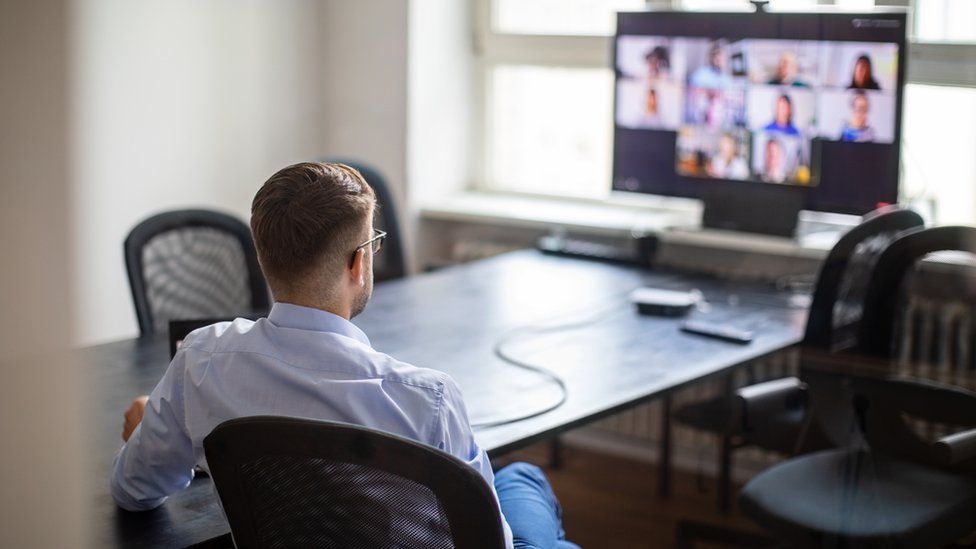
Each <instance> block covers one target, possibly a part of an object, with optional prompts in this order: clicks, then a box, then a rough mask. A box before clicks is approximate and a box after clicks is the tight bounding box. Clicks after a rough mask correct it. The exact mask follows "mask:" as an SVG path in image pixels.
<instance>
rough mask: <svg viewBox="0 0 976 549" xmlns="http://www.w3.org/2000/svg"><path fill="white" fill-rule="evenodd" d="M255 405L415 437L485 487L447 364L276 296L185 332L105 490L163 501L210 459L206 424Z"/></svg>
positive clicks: (130, 499) (483, 458) (484, 464)
mask: <svg viewBox="0 0 976 549" xmlns="http://www.w3.org/2000/svg"><path fill="white" fill-rule="evenodd" d="M256 415H278V416H291V417H301V418H313V419H324V420H332V421H342V422H346V423H353V424H357V425H363V426H366V427H371V428H373V429H379V430H382V431H386V432H389V433H393V434H397V435H400V436H403V437H407V438H410V439H413V440H417V441H420V442H423V443H426V444H429V445H431V446H434V447H436V448H439V449H441V450H444V451H445V452H448V453H450V454H452V455H454V456H456V457H458V458H460V459H461V460H463V461H465V462H467V463H468V464H469V465H470V466H471V467H473V468H474V469H476V470H477V471H478V472H479V473H480V474H481V475H482V476H483V477H484V478H485V481H487V482H488V485H489V486H491V487H492V489H493V490H494V474H493V473H492V470H491V464H490V463H489V461H488V456H487V455H486V454H485V451H484V450H482V449H481V448H480V447H479V446H478V444H477V443H476V442H475V440H474V436H473V434H472V432H471V427H470V424H469V423H468V414H467V410H466V409H465V406H464V401H463V400H462V398H461V391H460V389H459V388H458V386H457V383H455V381H454V380H453V379H451V377H450V376H448V375H447V374H445V373H443V372H438V371H435V370H429V369H426V368H417V367H415V366H411V365H409V364H405V363H403V362H399V361H397V360H396V359H394V358H392V357H390V356H387V355H385V354H383V353H380V352H377V351H375V350H373V348H372V347H371V346H370V343H369V339H368V338H367V337H366V334H364V333H363V332H362V330H360V329H359V328H357V327H356V326H355V325H353V324H352V323H351V322H349V321H348V320H346V319H344V318H342V317H340V316H337V315H334V314H331V313H328V312H325V311H321V310H318V309H311V308H308V307H301V306H298V305H292V304H288V303H275V304H274V306H273V307H272V309H271V313H270V314H269V315H268V318H266V319H260V320H258V321H257V322H252V321H250V320H244V319H240V318H239V319H237V320H235V321H233V322H222V323H220V324H215V325H213V326H208V327H206V328H201V329H200V330H197V331H195V332H193V333H192V334H190V335H189V336H187V338H186V339H185V340H184V341H183V344H182V347H181V348H180V351H179V352H178V353H177V354H176V356H175V357H173V361H172V363H170V365H169V368H168V369H167V370H166V373H165V374H164V375H163V378H162V380H160V382H159V384H158V385H156V388H155V389H153V391H152V394H151V395H149V403H148V405H147V406H146V410H145V414H144V416H143V418H142V423H141V424H140V425H139V426H138V427H137V428H136V429H135V431H134V432H133V433H132V436H131V437H129V441H128V442H127V443H125V444H124V445H123V446H122V448H121V450H119V453H118V455H117V456H116V457H115V461H114V463H113V466H112V480H111V485H112V496H113V497H114V498H115V501H116V502H117V503H118V504H119V506H120V507H122V508H124V509H128V510H131V511H138V510H147V509H152V508H154V507H157V506H159V505H161V504H162V503H163V501H165V499H166V496H168V495H170V494H172V493H174V492H177V491H179V490H182V489H183V488H186V487H187V486H188V485H189V484H190V480H191V479H192V478H193V467H194V466H195V465H198V464H199V466H200V467H201V468H202V469H204V470H208V467H207V460H206V456H205V455H204V452H203V439H204V437H206V436H207V435H208V434H210V432H211V431H212V430H213V429H214V427H216V426H217V425H219V424H220V423H222V422H224V421H226V420H229V419H233V418H238V417H244V416H256ZM496 501H497V495H496ZM503 522H504V519H503ZM503 526H504V530H505V538H506V545H507V546H508V547H512V534H511V530H510V529H509V527H508V524H507V523H505V524H503Z"/></svg>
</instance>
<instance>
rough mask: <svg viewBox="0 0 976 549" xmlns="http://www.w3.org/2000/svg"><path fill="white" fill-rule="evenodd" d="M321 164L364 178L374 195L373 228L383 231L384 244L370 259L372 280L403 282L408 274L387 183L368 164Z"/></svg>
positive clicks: (336, 161)
mask: <svg viewBox="0 0 976 549" xmlns="http://www.w3.org/2000/svg"><path fill="white" fill-rule="evenodd" d="M319 161H320V162H330V163H333V164H345V165H346V166H349V167H350V168H354V169H356V170H357V171H359V173H361V174H362V175H363V178H365V179H366V182H367V183H369V186H370V187H372V188H373V191H374V192H375V193H376V204H377V208H376V213H375V215H374V218H373V226H374V227H376V228H377V229H380V230H382V231H386V233H387V234H386V242H384V244H383V250H382V251H381V252H380V253H379V254H377V255H376V256H374V258H373V278H374V279H375V280H376V282H384V281H386V280H393V279H397V278H402V277H403V276H405V275H406V274H407V265H406V258H405V256H404V253H403V237H402V233H401V230H400V222H399V218H398V216H397V210H396V202H395V201H394V200H393V193H392V192H391V191H390V186H389V184H388V183H387V182H386V178H385V177H383V175H382V174H381V173H380V172H379V171H377V170H376V169H375V168H373V167H372V166H370V165H369V164H365V163H363V162H359V161H357V160H352V159H349V158H321V159H319Z"/></svg>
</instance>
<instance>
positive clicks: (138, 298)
mask: <svg viewBox="0 0 976 549" xmlns="http://www.w3.org/2000/svg"><path fill="white" fill-rule="evenodd" d="M124 250H125V265H126V270H127V271H128V274H129V285H130V287H131V289H132V299H133V302H134V303H135V308H136V317H137V319H138V321H139V331H140V333H141V335H143V336H147V335H151V334H158V333H165V332H166V330H167V329H168V326H169V321H170V320H191V319H199V318H212V317H228V316H233V315H238V314H251V313H255V312H258V313H261V312H265V311H267V310H268V309H269V308H270V306H271V303H270V297H269V295H268V288H267V285H266V283H265V281H264V276H263V275H262V274H261V268H260V267H259V266H258V260H257V254H256V252H255V251H254V243H253V241H252V240H251V231H250V229H249V228H248V226H247V225H245V224H244V223H243V222H242V221H240V220H239V219H237V218H235V217H232V216H230V215H227V214H223V213H220V212H214V211H209V210H177V211H170V212H164V213H161V214H158V215H154V216H152V217H150V218H148V219H146V220H145V221H143V222H141V223H139V224H138V225H136V227H135V228H134V229H132V231H131V232H130V233H129V236H128V237H126V239H125V245H124Z"/></svg>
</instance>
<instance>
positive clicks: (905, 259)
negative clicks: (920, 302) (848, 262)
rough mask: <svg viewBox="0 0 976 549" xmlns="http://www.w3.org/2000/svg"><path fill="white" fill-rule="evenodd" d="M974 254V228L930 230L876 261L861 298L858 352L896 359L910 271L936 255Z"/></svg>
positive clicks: (899, 242)
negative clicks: (900, 319) (949, 253)
mask: <svg viewBox="0 0 976 549" xmlns="http://www.w3.org/2000/svg"><path fill="white" fill-rule="evenodd" d="M946 251H959V252H966V253H968V254H976V228H974V227H933V228H930V229H925V230H923V231H918V232H913V233H910V234H905V235H903V236H902V237H900V238H899V239H898V240H896V241H895V242H893V243H892V244H891V245H890V246H888V247H887V248H886V249H885V250H884V253H883V254H881V257H879V258H878V261H877V264H876V267H875V269H874V270H873V272H872V275H871V280H870V283H869V286H868V290H867V293H866V296H865V298H864V306H865V312H864V319H863V321H862V322H861V326H860V335H859V337H858V346H857V351H858V352H859V353H861V354H865V355H868V356H873V357H878V358H884V359H890V358H893V357H894V356H895V352H896V349H897V345H896V335H897V333H896V327H897V324H898V322H897V319H898V311H899V310H900V308H901V307H902V306H903V304H904V299H903V293H904V292H902V289H903V285H904V283H905V281H906V278H907V276H908V274H909V272H911V270H912V268H913V267H914V266H916V265H917V264H918V263H919V261H921V260H922V259H924V258H925V256H927V255H929V254H932V253H935V252H946Z"/></svg>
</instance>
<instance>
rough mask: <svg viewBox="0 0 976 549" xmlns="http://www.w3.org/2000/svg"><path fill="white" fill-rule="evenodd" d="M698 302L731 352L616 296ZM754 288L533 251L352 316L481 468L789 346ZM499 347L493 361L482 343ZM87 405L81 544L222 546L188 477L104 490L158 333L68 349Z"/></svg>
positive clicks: (160, 367)
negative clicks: (144, 505)
mask: <svg viewBox="0 0 976 549" xmlns="http://www.w3.org/2000/svg"><path fill="white" fill-rule="evenodd" d="M642 286H651V287H655V288H663V289H675V290H690V289H697V290H699V291H701V292H702V294H703V296H704V302H703V304H701V305H700V306H699V307H697V308H696V309H695V310H693V311H692V312H691V313H690V316H691V317H693V318H697V319H703V320H709V321H715V322H722V323H727V324H730V325H733V326H735V327H738V328H744V329H748V330H752V331H753V332H754V334H755V337H754V339H753V341H752V342H751V343H749V344H745V345H743V344H736V343H731V342H726V341H722V340H719V339H714V338H707V337H703V336H699V335H694V334H689V333H685V332H682V331H681V330H680V324H681V321H682V320H683V319H681V318H677V317H662V316H647V315H640V314H638V313H637V311H636V308H635V307H634V306H633V305H632V304H631V303H630V302H629V299H628V294H629V292H631V291H632V290H634V289H636V288H639V287H642ZM794 297H795V296H792V295H790V294H789V293H787V292H783V291H780V290H777V289H775V288H773V287H772V286H771V285H768V284H758V283H741V282H729V281H724V280H720V279H717V278H708V277H702V276H690V275H687V274H681V273H676V272H662V271H655V270H651V269H647V268H640V267H637V266H627V265H615V264H608V263H601V262H594V261H585V260H579V259H573V258H565V257H556V256H549V255H544V254H542V253H540V252H537V251H534V250H525V251H517V252H511V253H507V254H503V255H501V256H496V257H494V258H490V259H485V260H481V261H476V262H472V263H468V264H463V265H458V266H454V267H449V268H445V269H442V270H439V271H436V272H432V273H427V274H422V275H418V276H414V277H409V278H405V279H401V280H396V281H390V282H385V283H382V284H378V285H377V286H376V288H375V290H374V293H373V298H372V300H371V301H370V303H369V305H368V307H367V308H366V310H365V311H364V312H363V313H362V314H361V315H359V316H358V317H356V318H355V319H354V322H355V323H356V324H357V325H358V326H360V327H361V328H362V329H363V330H364V331H365V332H366V334H367V335H368V336H369V338H370V341H371V343H372V345H373V347H374V348H375V349H377V350H379V351H381V352H384V353H387V354H389V355H391V356H394V357H396V358H398V359H400V360H402V361H405V362H409V363H412V364H415V365H417V366H424V367H428V368H434V369H437V370H442V371H444V372H447V373H448V374H450V375H451V376H452V377H454V379H455V380H457V382H458V383H459V385H460V386H461V389H462V391H463V393H464V398H465V402H466V404H467V407H468V413H469V416H470V418H471V422H472V423H473V424H475V425H479V424H493V423H499V422H502V423H504V422H505V421H507V420H511V419H516V418H519V417H522V416H533V415H534V417H530V418H529V419H524V420H522V421H515V422H511V423H504V424H502V425H497V426H493V427H476V428H475V437H476V439H477V441H478V442H479V443H480V444H481V446H482V447H484V448H485V449H486V450H487V451H488V453H489V454H490V455H491V456H493V457H497V456H500V455H502V454H505V453H507V452H511V451H513V450H516V449H518V448H522V447H524V446H526V445H529V444H531V443H533V442H536V441H540V440H543V439H546V438H549V437H553V436H554V435H556V434H558V433H560V432H563V431H566V430H568V429H572V428H574V427H577V426H581V425H584V424H586V423H588V422H592V421H594V420H597V419H599V418H602V417H605V416H607V415H610V414H613V413H615V412H618V411H621V410H624V409H626V408H628V407H630V406H634V405H637V404H640V403H642V402H646V401H648V400H649V399H652V398H658V397H662V396H665V395H668V394H669V393H671V392H673V391H675V390H677V389H680V388H682V387H684V386H686V385H688V384H691V383H695V382H698V381H701V380H704V379H707V378H710V377H713V376H719V375H723V374H728V373H729V372H730V371H731V370H732V369H734V368H736V367H738V366H741V365H743V364H746V363H748V362H750V361H752V360H755V359H758V358H761V357H763V356H766V355H769V354H772V353H775V352H777V351H780V350H782V349H784V348H786V347H788V346H791V345H793V344H796V343H798V342H799V341H800V339H801V336H802V331H803V327H804V323H805V319H806V310H805V309H804V308H802V307H798V306H796V305H795V303H796V300H795V299H793V298H794ZM499 346H501V349H498V348H497V347H499ZM497 351H501V352H502V353H503V354H504V355H506V356H508V357H511V358H514V359H515V360H517V361H518V362H522V363H525V364H529V365H532V366H537V367H542V368H545V369H547V370H549V371H551V372H553V373H555V374H556V375H558V376H559V377H560V378H561V379H562V380H563V381H564V383H565V386H566V393H565V402H564V403H563V404H562V405H560V406H558V407H557V408H555V409H553V410H551V411H548V412H546V413H542V414H538V415H536V412H538V411H540V410H544V409H546V408H548V407H551V406H552V405H553V404H555V403H557V402H559V400H560V398H561V397H562V395H563V393H562V392H561V391H560V388H559V386H558V385H557V384H556V383H554V382H553V380H552V379H550V378H547V377H545V376H543V375H541V374H539V373H538V372H534V371H530V370H528V369H524V368H520V367H516V366H515V365H513V364H511V363H509V362H506V361H505V360H502V359H501V358H500V356H499V355H498V354H497ZM79 358H80V360H81V362H82V364H81V365H80V367H81V368H83V369H84V375H83V379H84V383H85V384H86V387H85V390H86V391H87V393H86V394H87V395H92V398H90V399H88V400H89V402H90V407H89V409H88V410H87V412H86V421H85V424H86V425H87V426H88V428H89V431H90V432H89V433H87V435H88V440H89V443H90V444H91V446H92V447H91V449H90V451H89V454H90V455H91V456H92V459H91V461H90V463H88V464H86V467H87V468H88V469H87V470H88V474H89V475H90V477H91V478H90V482H89V484H90V485H91V486H92V488H91V490H92V494H91V500H90V505H89V512H90V515H89V516H90V518H89V525H90V528H91V539H90V540H89V542H90V543H89V545H91V546H93V547H188V546H199V547H226V546H228V545H229V537H228V535H227V534H228V532H229V528H228V526H227V523H226V521H225V520H224V518H223V515H222V513H221V510H220V507H219V504H218V501H217V497H216V494H215V492H214V491H213V488H212V485H211V482H210V479H209V478H207V477H205V476H200V477H198V478H196V479H194V481H193V482H192V483H191V485H190V486H189V488H187V489H186V490H183V491H182V492H179V493H177V494H174V495H173V496H171V497H170V498H169V499H168V500H167V501H166V503H164V504H163V505H162V506H161V507H160V508H158V509H156V510H153V511H148V512H142V513H131V512H127V511H123V510H120V509H118V508H117V507H116V506H115V504H114V502H113V501H112V497H111V495H110V493H109V480H108V478H109V472H110V468H111V462H112V458H113V456H114V455H115V453H116V451H117V450H118V448H119V446H120V444H121V438H120V432H121V428H122V412H123V411H124V410H125V408H126V407H127V406H128V404H129V403H130V402H131V400H132V398H133V397H135V396H136V395H139V394H145V393H149V392H150V391H151V390H152V389H153V387H154V386H155V384H156V382H157V381H158V380H159V378H160V377H161V376H162V375H163V372H164V371H165V369H166V366H167V364H168V362H169V349H168V341H167V339H166V338H165V337H148V338H138V339H130V340H124V341H118V342H113V343H107V344H104V345H99V346H95V347H90V348H86V349H82V350H80V351H79Z"/></svg>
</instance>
